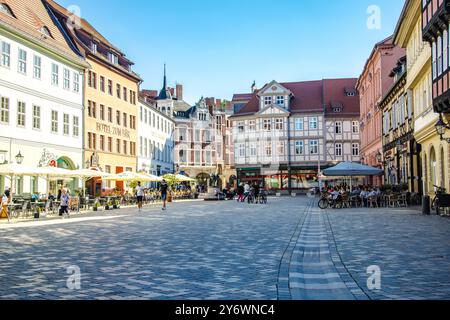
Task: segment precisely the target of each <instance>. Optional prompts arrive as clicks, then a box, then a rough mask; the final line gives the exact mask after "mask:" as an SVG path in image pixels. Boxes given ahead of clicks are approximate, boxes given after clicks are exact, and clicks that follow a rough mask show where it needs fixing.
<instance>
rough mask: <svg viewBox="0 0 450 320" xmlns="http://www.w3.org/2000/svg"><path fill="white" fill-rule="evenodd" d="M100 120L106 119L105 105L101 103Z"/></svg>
mask: <svg viewBox="0 0 450 320" xmlns="http://www.w3.org/2000/svg"><path fill="white" fill-rule="evenodd" d="M100 120H102V121H105V106H104V105H102V104H101V105H100Z"/></svg>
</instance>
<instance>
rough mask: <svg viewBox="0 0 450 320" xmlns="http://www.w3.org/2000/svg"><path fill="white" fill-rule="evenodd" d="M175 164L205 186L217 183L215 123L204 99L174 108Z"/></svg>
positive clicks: (205, 187)
mask: <svg viewBox="0 0 450 320" xmlns="http://www.w3.org/2000/svg"><path fill="white" fill-rule="evenodd" d="M174 120H175V167H176V170H177V171H178V172H180V173H183V174H186V175H187V176H189V177H191V178H194V179H197V181H198V183H199V184H200V185H202V186H203V188H204V189H205V191H206V189H207V188H208V187H209V186H213V185H218V183H219V181H218V180H219V179H218V174H219V172H218V169H219V168H218V166H217V153H216V143H215V142H216V136H215V134H216V125H215V119H214V116H213V114H212V113H211V110H210V108H209V107H208V106H207V104H206V101H205V99H204V98H202V99H200V101H199V102H197V103H196V105H195V106H193V107H189V108H188V109H181V108H177V109H176V110H175V118H174Z"/></svg>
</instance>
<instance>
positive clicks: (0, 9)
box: [0, 3, 14, 17]
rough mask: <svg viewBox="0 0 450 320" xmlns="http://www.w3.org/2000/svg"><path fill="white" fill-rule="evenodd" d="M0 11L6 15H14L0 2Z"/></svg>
mask: <svg viewBox="0 0 450 320" xmlns="http://www.w3.org/2000/svg"><path fill="white" fill-rule="evenodd" d="M0 12H3V13H4V14H7V15H8V16H11V17H14V15H13V13H12V11H11V8H10V7H9V6H8V5H7V4H5V3H0Z"/></svg>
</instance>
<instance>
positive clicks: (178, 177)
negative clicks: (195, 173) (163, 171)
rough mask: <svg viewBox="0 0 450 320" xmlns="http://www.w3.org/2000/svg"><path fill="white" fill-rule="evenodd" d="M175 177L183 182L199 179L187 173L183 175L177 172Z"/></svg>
mask: <svg viewBox="0 0 450 320" xmlns="http://www.w3.org/2000/svg"><path fill="white" fill-rule="evenodd" d="M175 177H176V179H177V180H179V181H181V182H195V181H197V180H195V179H192V178H189V177H187V176H185V175H182V174H177V175H176V176H175Z"/></svg>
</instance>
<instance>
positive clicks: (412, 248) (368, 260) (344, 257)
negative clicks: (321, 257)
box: [326, 208, 450, 300]
mask: <svg viewBox="0 0 450 320" xmlns="http://www.w3.org/2000/svg"><path fill="white" fill-rule="evenodd" d="M326 216H327V220H328V221H329V227H330V231H331V234H332V237H333V238H334V239H335V241H336V247H337V250H338V253H339V255H340V259H341V261H343V262H344V265H345V268H346V271H348V273H349V274H350V275H351V277H352V278H353V279H355V280H356V282H357V283H358V285H359V286H360V287H361V288H362V289H363V290H364V291H365V293H366V294H367V295H368V296H369V297H370V298H371V299H377V300H383V299H389V300H390V299H400V300H405V299H408V300H423V299H427V300H430V299H432V300H438V299H446V300H448V299H450V219H448V218H441V217H438V216H424V215H421V214H420V213H419V212H418V211H413V210H408V209H391V208H387V209H386V208H380V209H343V210H327V211H326ZM330 242H331V241H330ZM372 265H373V266H378V267H379V268H380V270H381V290H378V291H377V290H375V291H371V290H368V289H367V278H368V274H367V268H368V267H369V266H372Z"/></svg>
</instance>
